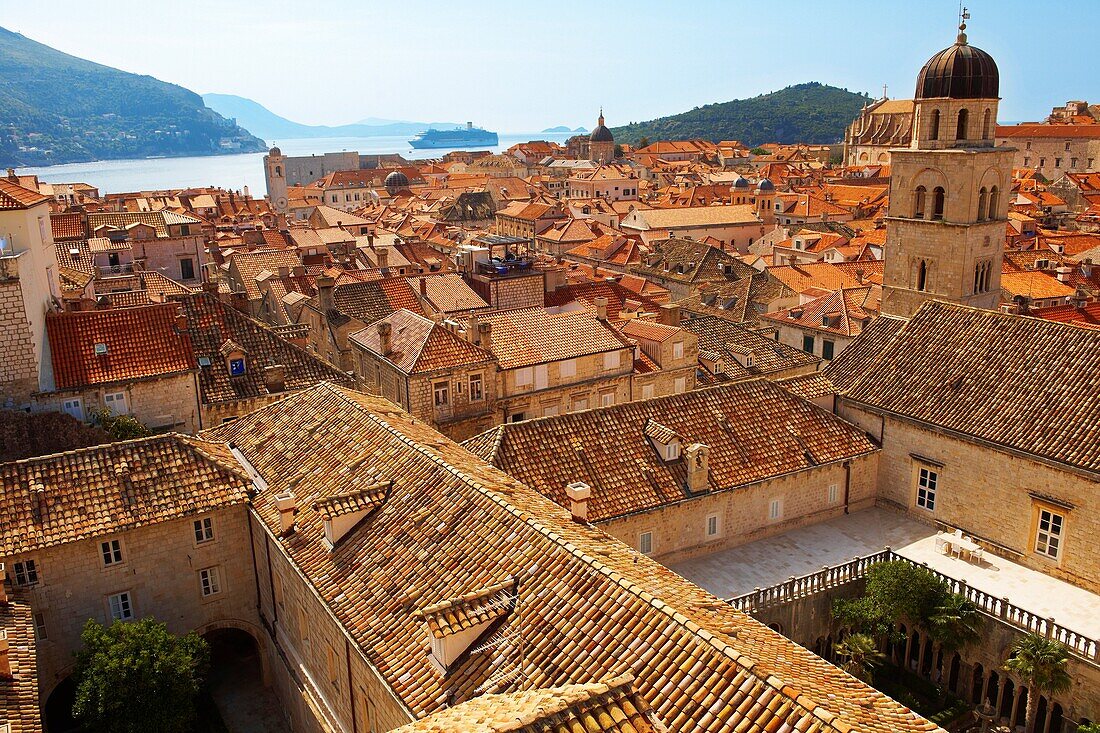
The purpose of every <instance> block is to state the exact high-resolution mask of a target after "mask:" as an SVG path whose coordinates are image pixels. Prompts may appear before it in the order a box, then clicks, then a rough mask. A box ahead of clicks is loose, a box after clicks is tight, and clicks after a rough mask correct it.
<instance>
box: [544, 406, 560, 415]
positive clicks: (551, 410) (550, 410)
mask: <svg viewBox="0 0 1100 733" xmlns="http://www.w3.org/2000/svg"><path fill="white" fill-rule="evenodd" d="M557 414H558V406H557V405H547V406H546V407H544V408H542V416H543V417H551V416H553V415H557Z"/></svg>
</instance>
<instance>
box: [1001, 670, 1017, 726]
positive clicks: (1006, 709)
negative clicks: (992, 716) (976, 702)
mask: <svg viewBox="0 0 1100 733" xmlns="http://www.w3.org/2000/svg"><path fill="white" fill-rule="evenodd" d="M1015 696H1016V683H1014V682H1013V681H1012V678H1010V677H1005V691H1004V695H1002V696H1001V710H1000V714H1001V717H1002V718H1005V719H1006V720H1007V719H1009V718H1011V717H1012V699H1013V698H1014V697H1015Z"/></svg>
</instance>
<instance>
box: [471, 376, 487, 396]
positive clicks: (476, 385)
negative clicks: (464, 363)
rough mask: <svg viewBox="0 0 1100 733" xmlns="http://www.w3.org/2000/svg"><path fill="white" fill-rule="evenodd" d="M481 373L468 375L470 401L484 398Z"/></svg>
mask: <svg viewBox="0 0 1100 733" xmlns="http://www.w3.org/2000/svg"><path fill="white" fill-rule="evenodd" d="M482 379H483V377H482V375H480V374H471V375H470V402H480V401H481V400H483V399H485V386H484V383H483V382H482Z"/></svg>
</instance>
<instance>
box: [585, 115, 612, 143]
mask: <svg viewBox="0 0 1100 733" xmlns="http://www.w3.org/2000/svg"><path fill="white" fill-rule="evenodd" d="M588 140H589V141H590V142H594V143H613V142H615V137H614V136H613V135H612V134H611V130H608V129H607V128H606V127H604V124H603V110H602V109H601V110H600V118H599V120H597V121H596V127H595V129H593V130H592V134H591V135H589V136H588Z"/></svg>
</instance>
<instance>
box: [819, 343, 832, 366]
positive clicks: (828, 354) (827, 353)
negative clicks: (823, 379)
mask: <svg viewBox="0 0 1100 733" xmlns="http://www.w3.org/2000/svg"><path fill="white" fill-rule="evenodd" d="M833 348H834V344H833V342H832V341H830V340H829V339H821V358H822V359H824V360H825V361H829V360H831V359H832V358H833Z"/></svg>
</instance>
